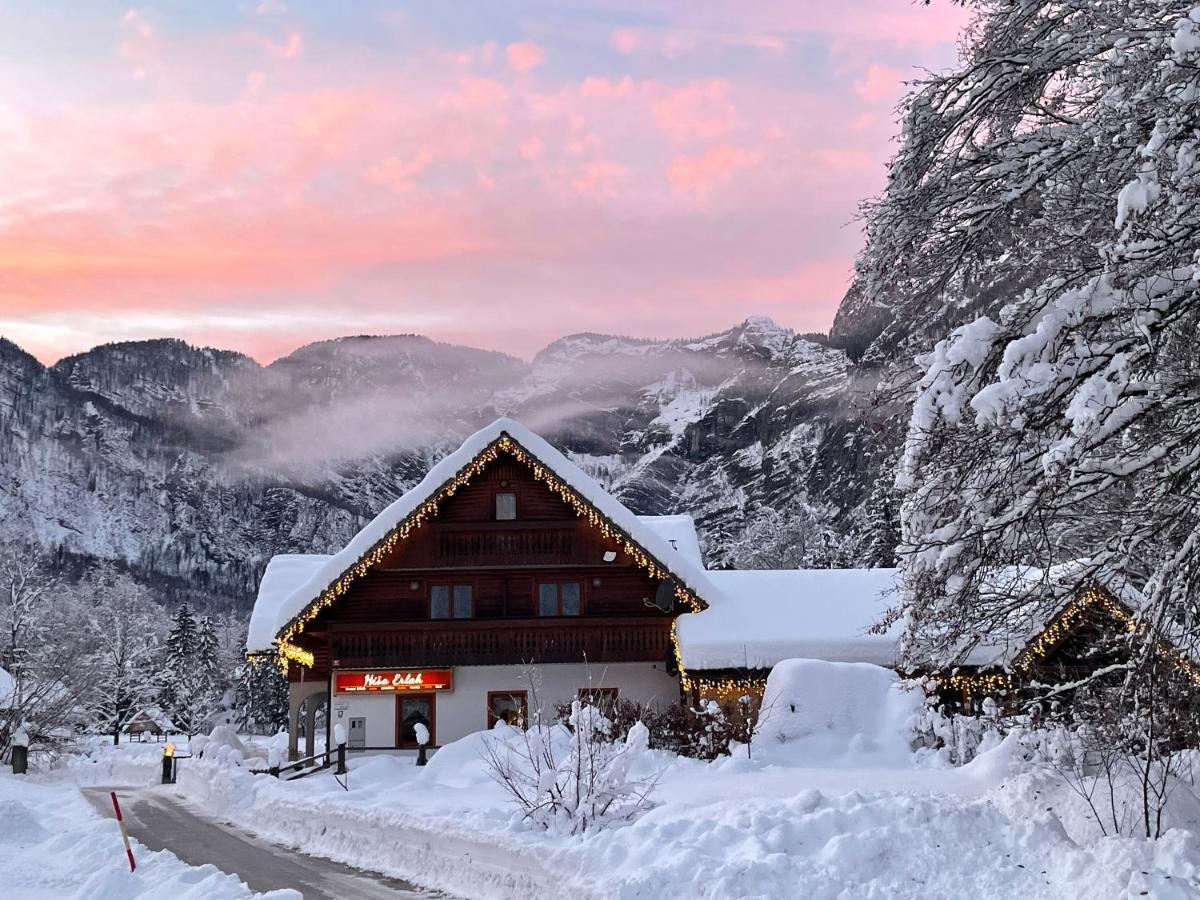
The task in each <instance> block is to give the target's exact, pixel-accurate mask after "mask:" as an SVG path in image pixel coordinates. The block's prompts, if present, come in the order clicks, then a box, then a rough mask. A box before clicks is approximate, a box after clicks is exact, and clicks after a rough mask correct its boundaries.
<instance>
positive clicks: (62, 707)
mask: <svg viewBox="0 0 1200 900" xmlns="http://www.w3.org/2000/svg"><path fill="white" fill-rule="evenodd" d="M64 601H65V602H64ZM72 613H73V607H72V604H71V603H70V602H69V592H68V590H67V586H66V585H65V583H64V582H63V580H62V579H61V578H60V577H59V575H58V573H57V566H56V565H55V564H54V561H53V560H52V559H51V558H49V557H48V556H46V555H44V554H43V553H42V552H40V551H39V550H38V549H36V548H34V547H30V546H25V545H4V546H0V668H3V669H4V670H6V671H7V672H8V673H9V675H11V676H12V685H11V689H9V690H6V691H4V692H3V693H4V696H0V757H4V756H5V755H6V754H7V752H8V749H9V745H10V741H11V739H12V735H13V732H15V731H16V730H17V729H18V728H22V727H23V728H24V730H25V731H26V732H27V733H28V734H29V736H30V739H31V741H32V743H31V746H32V747H34V748H45V747H48V746H53V745H55V744H57V743H60V742H62V741H63V740H66V739H68V738H69V737H70V735H71V732H72V730H73V728H74V726H75V725H77V724H82V721H81V720H82V719H83V718H84V716H85V714H84V711H83V707H84V705H85V703H86V701H87V699H88V697H89V692H90V691H91V688H92V683H93V673H92V666H91V664H90V661H89V660H88V657H87V654H86V649H87V648H86V646H85V640H86V634H85V632H84V631H83V629H81V628H79V626H78V623H77V622H76V621H74V620H73V616H72Z"/></svg>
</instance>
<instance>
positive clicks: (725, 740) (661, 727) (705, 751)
mask: <svg viewBox="0 0 1200 900" xmlns="http://www.w3.org/2000/svg"><path fill="white" fill-rule="evenodd" d="M755 701H756V698H755V697H753V696H751V695H748V694H744V695H740V696H737V697H724V698H722V699H721V700H705V701H702V702H701V703H700V704H699V705H697V706H690V705H685V704H682V703H666V704H663V703H639V702H638V701H636V700H628V699H626V698H624V697H621V698H619V699H617V700H616V701H606V700H604V699H598V700H597V703H596V705H597V708H598V709H599V710H600V712H601V713H602V714H603V715H604V717H605V718H606V719H608V720H609V721H610V722H611V723H612V737H613V738H614V739H615V740H624V739H625V736H626V735H627V734H629V730H630V729H631V728H633V727H634V726H635V725H637V724H639V723H640V724H642V725H645V726H646V728H647V730H648V731H649V732H650V749H651V750H666V751H668V752H670V753H675V754H678V755H679V756H687V757H691V758H692V759H709V760H711V759H716V758H717V757H718V756H724V755H726V754H727V753H729V752H730V747H731V746H736V745H745V744H748V743H749V742H750V735H751V734H752V733H753V731H754V722H755V716H756V713H757V704H756V702H755ZM555 716H556V719H557V721H559V722H567V721H568V720H569V719H570V717H571V705H570V704H569V703H564V704H561V705H559V706H557V707H556V708H555Z"/></svg>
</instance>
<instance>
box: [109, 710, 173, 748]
mask: <svg viewBox="0 0 1200 900" xmlns="http://www.w3.org/2000/svg"><path fill="white" fill-rule="evenodd" d="M175 730H176V729H175V726H174V724H173V723H172V722H171V719H170V718H169V717H168V716H167V714H166V713H165V712H163V711H162V710H161V709H159V708H158V707H157V706H146V707H143V708H142V709H140V710H138V711H137V713H136V714H135V715H134V716H133V717H132V718H131V719H130V720H129V722H128V724H127V725H126V726H125V727H124V728H122V729H121V731H122V732H123V733H124V734H127V735H128V736H129V739H130V740H135V739H136V740H139V741H145V740H146V739H147V738H149V739H150V740H155V741H159V740H163V739H164V738H165V737H166V736H167V735H168V734H174V733H175Z"/></svg>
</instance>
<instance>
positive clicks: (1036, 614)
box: [961, 559, 1145, 668]
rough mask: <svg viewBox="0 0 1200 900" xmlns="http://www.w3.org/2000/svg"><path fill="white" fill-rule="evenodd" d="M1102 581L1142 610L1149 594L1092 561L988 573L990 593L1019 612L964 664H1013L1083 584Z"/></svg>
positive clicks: (985, 585)
mask: <svg viewBox="0 0 1200 900" xmlns="http://www.w3.org/2000/svg"><path fill="white" fill-rule="evenodd" d="M1089 583H1091V584H1097V585H1099V586H1100V587H1102V588H1103V589H1104V590H1105V591H1106V592H1107V593H1108V594H1110V595H1111V596H1112V597H1113V598H1115V599H1116V600H1117V601H1119V602H1120V603H1121V604H1123V605H1124V606H1125V607H1126V608H1127V609H1128V610H1129V611H1130V612H1131V613H1133V614H1135V615H1136V614H1137V613H1138V612H1139V611H1140V610H1141V609H1142V607H1143V605H1144V604H1145V597H1144V596H1143V595H1142V593H1141V591H1139V590H1138V589H1137V588H1135V587H1134V586H1133V585H1132V584H1131V583H1130V581H1129V579H1128V577H1126V576H1125V575H1124V574H1122V573H1120V572H1116V571H1114V570H1112V569H1109V568H1107V567H1100V568H1097V567H1095V566H1092V565H1091V564H1090V563H1089V561H1088V560H1084V559H1080V560H1070V561H1068V562H1064V563H1059V564H1057V565H1054V566H1050V567H1048V568H1044V569H1043V568H1038V567H1035V566H1004V567H1002V568H998V569H996V570H995V571H989V572H988V573H986V575H985V577H984V579H983V582H982V584H981V586H980V589H979V591H980V594H981V595H982V596H984V597H990V598H993V599H994V598H1003V599H1005V600H1008V601H1010V602H1011V603H1012V605H1013V611H1012V612H1011V613H1010V614H1009V615H1008V616H1007V619H1006V620H1005V621H1004V622H1003V624H1002V625H1000V626H999V627H995V628H993V629H992V630H991V631H990V632H989V633H988V634H987V635H986V636H985V637H983V638H982V639H981V640H979V641H978V642H977V643H976V644H975V645H974V646H972V647H971V648H970V649H969V650H968V651H967V653H966V654H965V655H962V656H961V662H962V664H964V665H968V666H979V667H981V668H991V667H998V668H1008V667H1009V666H1011V665H1012V664H1013V662H1015V661H1016V660H1017V658H1018V657H1019V656H1020V655H1021V653H1022V652H1023V651H1024V650H1025V649H1026V648H1027V647H1028V646H1029V645H1030V644H1031V643H1032V642H1033V640H1034V639H1035V638H1037V636H1038V635H1040V634H1041V633H1042V632H1043V631H1045V630H1046V627H1047V626H1048V625H1049V624H1050V622H1051V621H1052V620H1053V619H1054V617H1055V616H1057V615H1058V614H1059V613H1061V612H1062V611H1063V610H1064V609H1066V607H1067V606H1068V605H1069V604H1070V603H1071V602H1072V601H1073V600H1074V599H1075V598H1076V596H1077V595H1078V592H1079V591H1080V589H1081V587H1083V586H1086V585H1087V584H1089Z"/></svg>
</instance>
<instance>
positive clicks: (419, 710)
mask: <svg viewBox="0 0 1200 900" xmlns="http://www.w3.org/2000/svg"><path fill="white" fill-rule="evenodd" d="M436 721H437V707H436V699H435V695H434V694H401V695H400V696H398V697H397V698H396V746H397V747H405V748H408V749H416V747H417V731H416V726H417V724H418V723H420V724H421V725H424V726H425V727H426V728H428V729H429V746H430V747H434V746H436V745H437V732H436V731H434V725H435V723H436Z"/></svg>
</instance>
